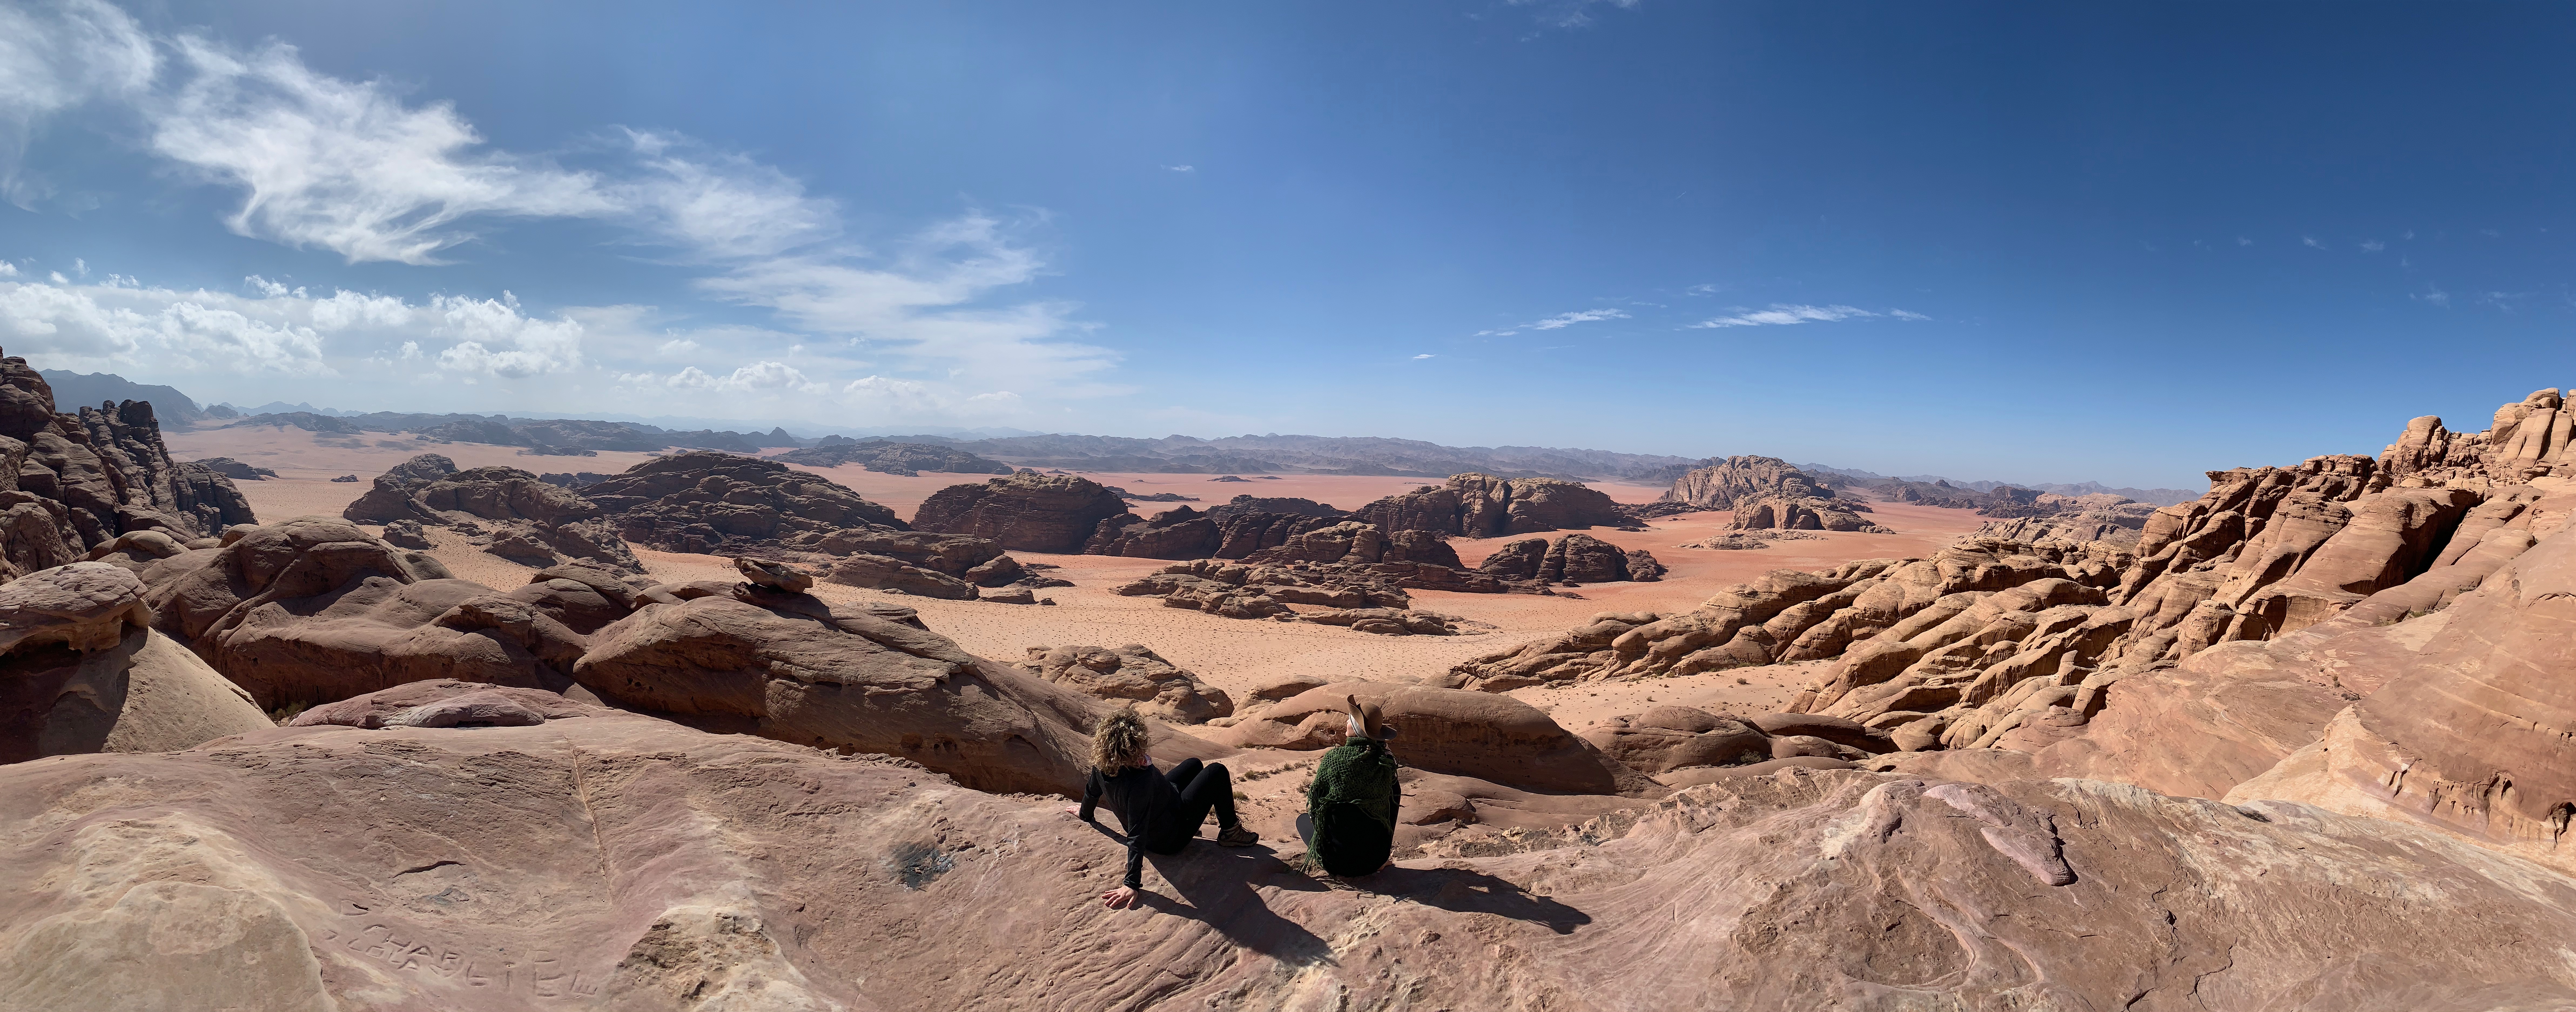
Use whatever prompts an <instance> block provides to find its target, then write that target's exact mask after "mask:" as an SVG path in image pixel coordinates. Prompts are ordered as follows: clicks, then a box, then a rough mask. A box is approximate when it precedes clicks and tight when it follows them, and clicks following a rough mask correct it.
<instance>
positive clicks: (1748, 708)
mask: <svg viewBox="0 0 2576 1012" xmlns="http://www.w3.org/2000/svg"><path fill="white" fill-rule="evenodd" d="M165 439H166V440H167V441H168V443H169V446H170V451H171V454H172V455H173V456H175V457H177V458H178V459H181V460H198V459H203V458H206V457H217V456H226V457H233V458H235V459H238V460H243V461H247V462H250V463H252V464H256V465H258V466H261V467H267V468H270V469H273V470H275V471H277V472H278V475H279V477H278V478H276V479H272V480H267V481H256V482H238V483H237V484H238V485H239V486H240V488H241V489H242V491H243V493H244V494H245V495H246V496H248V497H249V499H250V502H251V506H252V508H253V509H254V510H256V511H258V513H259V515H260V517H261V518H262V519H263V520H279V519H284V518H286V517H291V516H299V515H304V514H322V515H326V516H337V515H338V514H339V512H340V510H341V509H342V508H343V507H345V506H346V505H347V504H348V503H349V502H350V500H353V499H355V498H357V497H358V496H359V495H360V494H363V493H364V492H365V491H366V490H367V488H368V487H369V485H368V482H370V481H372V480H373V479H374V477H375V476H376V475H377V474H379V473H381V472H383V471H384V470H385V469H386V468H388V467H391V466H393V465H394V464H397V463H400V462H401V461H403V460H405V459H407V458H409V457H410V456H411V455H413V454H415V453H423V452H435V453H441V454H445V455H446V456H447V457H449V458H450V459H452V460H454V461H456V463H457V464H458V466H461V467H480V466H486V465H505V466H510V467H518V468H523V469H526V470H530V471H596V472H601V473H615V472H617V471H621V470H624V469H625V468H627V467H630V466H632V465H634V464H635V463H638V462H640V461H643V460H645V459H648V455H646V454H641V453H602V454H600V455H599V456H597V457H523V456H519V455H518V454H517V451H516V450H515V449H514V448H512V447H506V446H488V445H483V444H474V443H445V444H423V443H418V442H416V441H413V440H410V439H407V438H395V437H391V436H383V435H380V434H374V433H370V434H368V435H366V436H363V437H359V438H355V439H351V438H345V437H335V436H328V435H325V436H322V437H321V438H318V439H317V438H316V437H315V434H314V433H309V432H304V431H302V430H298V429H284V430H279V429H273V428H262V429H254V430H244V429H216V430H209V431H194V432H173V433H169V434H167V435H166V436H165ZM808 470H813V471H816V472H817V473H819V474H822V475H825V476H827V477H829V478H831V479H832V480H834V481H837V482H839V483H841V484H843V485H846V486H849V487H850V488H851V489H853V490H855V491H857V492H858V493H859V494H860V495H862V496H865V497H867V498H868V499H870V500H871V501H875V502H881V503H884V504H886V505H887V506H889V507H891V508H893V509H894V510H895V511H896V513H897V514H899V515H902V516H906V517H909V516H910V515H911V514H912V512H913V510H914V509H915V508H916V507H918V506H919V505H920V503H921V501H922V500H923V499H925V498H927V497H928V496H929V495H930V494H931V493H933V492H936V491H938V490H939V489H941V488H944V487H947V486H949V485H954V484H958V483H960V482H969V481H980V480H983V479H982V478H980V477H977V476H973V475H949V474H938V475H927V474H926V475H923V476H921V477H918V478H906V477H901V476H897V475H886V474H877V473H873V472H869V471H865V470H862V469H860V468H856V467H837V468H809V469H808ZM343 474H355V475H357V476H358V477H359V479H360V481H358V482H357V483H354V484H353V483H347V482H332V481H330V480H328V479H330V478H332V477H335V476H338V475H343ZM1085 477H1089V478H1091V479H1093V480H1095V481H1099V482H1102V483H1104V484H1109V485H1116V486H1119V487H1122V488H1125V489H1127V490H1128V491H1130V492H1138V493H1150V492H1157V491H1174V492H1179V493H1180V494H1182V495H1194V496H1199V497H1200V499H1201V501H1200V502H1197V503H1138V504H1136V505H1137V507H1138V509H1139V511H1140V512H1142V513H1144V514H1146V515H1148V516H1150V515H1152V514H1153V513H1155V512H1159V511H1161V510H1164V509H1169V508H1171V507H1172V506H1177V505H1189V506H1196V507H1200V508H1204V507H1207V506H1213V505H1218V504H1221V503H1223V502H1225V501H1226V500H1228V499H1230V498H1232V497H1234V496H1236V495H1239V494H1252V495H1261V496H1299V497H1303V498H1308V499H1314V500H1317V501H1320V502H1326V503H1330V504H1332V505H1334V506H1337V507H1341V508H1343V509H1350V508H1354V507H1357V506H1359V505H1361V504H1363V503H1366V502H1368V501H1370V500H1373V499H1376V498H1379V497H1381V496H1385V495H1389V494H1392V493H1396V492H1403V491H1408V490H1410V489H1413V488H1416V487H1418V486H1420V485H1422V484H1424V482H1423V480H1422V479H1417V478H1382V477H1355V476H1344V475H1295V476H1282V478H1281V480H1278V481H1265V480H1259V479H1254V480H1252V481H1248V482H1246V483H1243V484H1236V483H1233V482H1211V481H1208V480H1207V477H1206V476H1202V475H1170V474H1121V473H1097V474H1092V473H1086V474H1085ZM1247 477H1248V476H1247ZM1594 487H1595V488H1599V489H1601V490H1602V491H1603V492H1606V493H1608V494H1609V495H1610V496H1611V497H1612V498H1614V499H1617V500H1619V501H1622V502H1649V501H1652V500H1653V499H1654V498H1655V497H1656V496H1658V495H1660V494H1661V493H1662V489H1661V488H1660V487H1648V486H1642V485H1631V484H1624V483H1609V482H1604V483H1595V485H1594ZM1872 509H1873V510H1874V511H1875V512H1874V514H1873V519H1875V520H1876V521H1877V522H1878V523H1879V524H1881V525H1884V526H1887V527H1891V528H1894V529H1896V530H1897V531H1899V532H1900V533H1896V534H1843V533H1827V534H1825V535H1824V536H1823V537H1822V538H1821V539H1819V540H1813V541H1787V542H1780V543H1779V547H1776V548H1771V549H1764V550H1758V551H1711V550H1707V549H1688V548H1676V547H1673V546H1674V545H1677V544H1679V543H1681V542H1684V541H1692V540H1697V539H1700V538H1704V537H1707V536H1710V535H1712V534H1716V533H1718V532H1719V531H1721V530H1722V529H1723V526H1724V524H1725V523H1726V519H1727V514H1725V513H1720V512H1710V513H1692V514H1685V515H1683V516H1679V517H1671V518H1666V519H1663V520H1658V521H1656V522H1654V523H1653V525H1652V528H1651V529H1650V530H1647V531H1643V532H1627V531H1613V530H1595V531H1591V532H1589V533H1591V534H1592V535H1593V536H1595V537H1598V538H1601V539H1603V540H1605V541H1609V542H1612V543H1614V544H1617V545H1619V546H1621V547H1623V548H1644V549H1647V550H1648V551H1651V552H1653V553H1654V554H1655V558H1657V559H1658V560H1661V561H1662V562H1663V563H1664V565H1666V566H1668V567H1670V568H1671V569H1672V573H1671V574H1670V575H1668V576H1667V577H1665V578H1664V579H1663V580H1662V581H1660V582H1656V583H1618V584H1598V585H1590V586H1584V587H1580V588H1575V589H1574V590H1572V591H1571V594H1573V595H1580V597H1579V598H1578V597H1575V596H1561V597H1540V596H1537V595H1530V594H1457V593H1448V592H1442V591H1416V592H1414V595H1413V597H1414V605H1415V607H1417V608H1425V609H1429V610H1433V611H1439V612H1444V613H1447V614H1451V615H1462V616H1465V617H1467V618H1469V619H1472V620H1475V621H1476V622H1480V623H1486V624H1489V625H1491V626H1492V627H1493V628H1492V629H1491V630H1490V631H1485V632H1481V633H1479V634H1476V635H1468V636H1454V637H1451V636H1371V635H1367V634H1363V633H1354V632H1352V631H1350V630H1348V629H1344V628H1339V627H1335V626H1321V625H1307V624H1282V623H1277V622H1259V621H1243V620H1236V619H1222V618H1217V617H1215V616H1211V615H1205V614H1201V613H1199V612H1195V611H1184V610H1180V609H1175V608H1165V607H1163V606H1162V604H1161V601H1160V599H1158V598H1152V597H1120V596H1118V595H1116V594H1112V593H1110V592H1109V588H1111V587H1113V586H1116V585H1117V584H1120V583H1123V582H1126V581H1128V580H1132V579H1134V578H1136V577H1139V576H1143V575H1145V574H1148V573H1151V572H1153V571H1154V570H1156V569H1158V568H1161V567H1162V566H1165V565H1169V564H1170V563H1168V562H1164V561H1160V560H1154V559H1123V558H1109V557H1104V556H1096V555H1044V554H1038V553H1031V552H1014V553H1012V554H1013V555H1015V556H1017V557H1019V558H1020V559H1021V560H1022V561H1024V562H1048V563H1054V564H1056V565H1058V566H1061V567H1063V568H1061V569H1059V570H1056V571H1055V572H1054V574H1053V575H1056V576H1060V577H1063V578H1065V579H1068V580H1072V581H1073V582H1074V584H1075V585H1074V586H1072V587H1058V588H1055V589H1053V590H1048V591H1044V592H1042V593H1041V596H1045V597H1052V598H1054V599H1055V601H1056V606H1055V607H1026V606H1012V605H999V604H985V603H981V602H974V601H936V600H930V599H927V598H920V597H908V596H896V595H886V594H882V593H879V592H877V591H872V590H860V589H857V588H853V587H842V586H837V585H833V584H821V585H818V586H817V587H816V589H815V592H816V593H817V594H818V595H820V596H822V597H824V598H825V599H828V600H836V601H858V600H893V601H899V602H901V603H902V604H905V605H907V606H910V607H914V608H918V609H920V611H921V615H922V619H923V620H924V621H925V622H927V623H928V624H929V625H930V627H931V628H933V629H936V630H938V631H939V632H941V633H942V634H945V635H947V636H950V637H953V638H955V639H956V640H957V641H958V643H959V644H960V645H962V646H964V647H965V648H966V649H968V650H970V651H973V652H975V653H978V654H981V655H983V656H986V657H991V658H994V659H996V660H1001V661H1017V660H1020V659H1021V658H1022V657H1024V656H1025V651H1026V648H1028V647H1033V646H1053V645H1059V644H1066V643H1090V644H1099V645H1104V646H1115V645H1118V644H1121V643H1142V644H1145V645H1146V646H1149V647H1151V648H1153V649H1154V651H1155V652H1157V653H1160V654H1162V655H1163V656H1164V657H1166V658H1169V659H1171V660H1172V662H1173V663H1176V664H1179V665H1181V666H1182V667H1185V668H1188V669H1190V670H1192V671H1195V672H1197V673H1198V674H1199V675H1200V676H1201V677H1203V678H1205V679H1207V680H1208V681H1209V682H1210V683H1212V684H1214V685H1216V686H1217V687H1219V688H1223V689H1225V690H1227V691H1228V692H1231V693H1234V694H1235V695H1236V697H1237V698H1238V699H1239V698H1242V694H1243V693H1244V692H1245V690H1248V689H1250V688H1252V687H1254V686H1256V685H1260V684H1264V683H1267V682H1271V681H1274V680H1277V679H1280V678H1283V677H1288V676H1292V675H1304V676H1312V677H1317V678H1323V679H1327V680H1332V679H1345V678H1365V679H1372V680H1378V681H1395V682H1408V681H1412V680H1415V679H1419V678H1424V677H1428V676H1432V675H1437V674H1440V673H1442V672H1444V671H1446V670H1448V668H1449V666H1450V665H1452V664H1455V663H1457V662H1459V661H1461V660H1464V659H1466V658H1469V657H1473V656H1475V655H1478V654H1482V653H1486V652H1489V651H1494V650H1501V649H1504V648H1507V647H1511V646H1515V645H1518V644H1520V643H1524V642H1527V641H1529V640H1532V639H1537V638H1541V637H1545V636H1552V635H1555V634H1558V633H1561V632H1563V631H1565V630H1566V629H1569V628H1572V627H1574V626H1576V625H1580V624H1582V623H1583V622H1584V621H1585V620H1586V619H1587V618H1588V617H1589V616H1591V615H1593V614H1594V613H1596V612H1603V611H1657V612H1667V613H1669V612H1679V611H1687V610H1689V609H1691V608H1692V607H1695V606H1697V605H1698V604H1699V602H1700V601H1702V600H1704V599H1706V598H1707V597H1708V596H1709V595H1710V594H1711V593H1714V592H1715V591H1717V590H1718V589H1720V588H1722V587H1724V586H1726V585H1728V584H1732V583H1738V582H1742V581H1744V580H1748V579H1751V578H1753V577H1755V576H1759V575H1761V574H1762V573H1763V572H1765V571H1768V570H1772V569H1779V568H1784V567H1785V568H1799V569H1819V568H1828V567H1831V566H1834V565H1837V564H1840V563H1842V562H1846V561H1850V560H1852V559H1867V558H1890V557H1917V556H1923V555H1928V554H1930V553H1932V552H1933V551H1936V550H1938V549H1940V548H1941V547H1943V546H1944V545H1947V544H1949V543H1950V542H1951V541H1952V540H1954V539H1956V538H1957V537H1958V536H1959V535H1961V534H1964V533H1966V532H1968V531H1970V530H1974V529H1975V528H1976V526H1977V525H1978V524H1979V523H1980V522H1982V520H1981V518H1979V517H1977V516H1976V515H1975V514H1974V513H1971V512H1969V511H1967V510H1953V509H1939V508H1935V507H1929V506H1912V505H1904V504H1893V503H1878V504H1872ZM430 536H431V539H432V540H433V541H434V542H437V543H438V544H439V547H437V548H434V549H432V551H431V554H433V555H436V556H437V557H438V558H439V559H440V561H442V562H444V563H446V564H447V566H448V568H449V569H451V570H453V571H454V572H455V573H456V575H457V576H459V577H463V578H465V579H469V580H474V581H476V582H479V583H483V584H486V585H489V586H493V587H499V588H505V589H506V588H508V587H512V586H516V585H518V584H521V583H524V582H525V581H526V580H527V577H528V574H529V573H531V572H533V570H531V569H529V568H528V567H525V566H521V565H518V564H516V563H513V562H509V561H506V560H503V559H500V558H498V557H495V556H491V555H486V554H484V553H482V552H481V551H478V550H476V549H475V548H474V547H473V546H470V545H466V544H464V543H463V541H462V540H461V539H458V538H454V537H453V536H450V535H447V534H446V533H445V532H443V531H436V530H433V531H432V532H431V535H430ZM1508 540H1511V539H1508V538H1491V539H1460V540H1458V541H1455V542H1453V544H1454V545H1455V546H1456V547H1457V549H1458V554H1459V557H1460V558H1461V559H1462V560H1464V561H1465V562H1466V563H1467V564H1468V565H1471V566H1472V565H1475V564H1476V563H1478V562H1480V561H1482V560H1483V559H1484V557H1485V556H1486V555H1488V554H1490V553H1491V552H1492V551H1493V550H1494V549H1495V548H1497V547H1500V546H1501V545H1502V544H1503V543H1504V542H1506V541H1508ZM636 555H637V557H638V558H640V559H641V560H643V562H644V563H645V566H646V568H647V569H648V570H650V571H651V573H652V574H653V575H654V576H655V577H656V578H659V579H663V580H700V579H731V578H733V576H734V573H733V567H732V564H731V562H730V561H728V560H726V559H723V558H720V557H715V556H706V555H688V554H680V553H672V552H656V551H650V550H646V549H641V548H639V549H637V550H636ZM1809 667H1813V666H1809ZM1811 674H1812V672H1811V671H1808V670H1804V669H1778V668H1766V669H1759V670H1758V672H1757V673H1756V674H1754V675H1751V676H1742V675H1740V673H1737V672H1719V673H1715V674H1708V675H1695V676H1691V677H1688V678H1676V679H1659V680H1654V681H1646V682H1631V683H1617V684H1595V685H1586V686H1578V687H1574V688H1565V689H1546V688H1528V689H1521V690H1518V691H1516V692H1514V693H1513V695H1515V696H1518V697H1520V698H1521V699H1523V700H1526V701H1527V702H1529V703H1531V704H1532V705H1535V706H1539V707H1541V708H1543V709H1548V710H1550V711H1551V712H1552V713H1554V715H1555V716H1556V718H1557V720H1558V721H1559V722H1560V723H1562V724H1564V725H1565V726H1567V727H1569V728H1575V729H1578V730H1579V729H1581V728H1583V727H1586V726H1589V725H1590V724H1591V723H1592V722H1594V721H1595V720H1598V719H1599V718H1602V717H1607V716H1613V715H1618V714H1627V713H1636V712H1638V711H1639V710H1642V709H1645V708H1646V707H1649V706H1655V705H1659V704H1665V703H1678V704H1681V705H1690V706H1702V707H1706V708H1709V709H1712V710H1731V711H1734V712H1750V713H1759V712H1764V711H1767V710H1773V709H1777V708H1778V707H1779V706H1780V705H1781V704H1782V703H1785V702H1787V700H1788V698H1789V697H1790V696H1792V695H1794V694H1796V692H1797V690H1798V689H1799V688H1800V687H1801V686H1802V685H1803V684H1804V683H1805V681H1806V680H1807V678H1808V677H1810V676H1811ZM1739 680H1741V681H1743V682H1745V683H1746V684H1738V682H1739Z"/></svg>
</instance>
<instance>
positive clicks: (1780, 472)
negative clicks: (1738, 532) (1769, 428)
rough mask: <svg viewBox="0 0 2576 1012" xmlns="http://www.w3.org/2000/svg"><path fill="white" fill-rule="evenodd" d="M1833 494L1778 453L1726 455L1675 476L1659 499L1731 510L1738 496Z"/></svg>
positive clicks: (1823, 496)
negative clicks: (1749, 455)
mask: <svg viewBox="0 0 2576 1012" xmlns="http://www.w3.org/2000/svg"><path fill="white" fill-rule="evenodd" d="M1832 497H1833V490H1832V489H1828V488H1826V487H1825V486H1824V485H1823V484H1822V483H1820V482H1818V481H1817V480H1816V478H1815V476H1814V475H1810V474H1808V473H1806V472H1805V471H1801V470H1798V468H1797V466H1796V465H1793V464H1791V463H1789V462H1788V461H1785V460H1782V459H1780V458H1778V457H1728V458H1726V459H1725V460H1722V461H1719V462H1717V463H1714V464H1710V465H1709V466H1707V467H1702V468H1696V469H1693V470H1691V471H1690V472H1688V473H1686V474H1684V475H1682V476H1681V477H1680V478H1677V479H1674V481H1673V487H1672V488H1671V489H1668V490H1666V491H1665V492H1664V497H1663V500H1662V501H1663V502H1668V503H1681V504H1685V505H1689V506H1696V507H1699V508H1701V509H1714V510H1731V509H1734V508H1735V507H1736V502H1737V501H1738V500H1752V499H1830V498H1832Z"/></svg>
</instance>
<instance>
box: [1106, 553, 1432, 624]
mask: <svg viewBox="0 0 2576 1012" xmlns="http://www.w3.org/2000/svg"><path fill="white" fill-rule="evenodd" d="M1112 592H1113V593H1116V594H1120V595H1123V596H1126V597H1145V596H1159V597H1161V598H1162V599H1163V604H1164V606H1166V607H1171V608H1190V609H1195V610H1198V611H1203V612H1207V613H1208V614H1211V615H1218V616H1222V617H1225V618H1270V617H1273V616H1277V615H1284V614H1288V613H1289V611H1290V609H1289V608H1288V605H1289V604H1312V605H1321V606H1323V607H1327V608H1407V607H1411V606H1412V604H1413V598H1412V596H1411V595H1409V594H1406V593H1405V592H1404V590H1403V589H1402V588H1400V587H1397V586H1395V585H1394V584H1391V583H1387V582H1383V581H1380V580H1376V579H1372V578H1370V577H1368V576H1365V575H1360V574H1355V573H1352V572H1349V571H1347V570H1344V569H1340V568H1337V567H1306V568H1301V567H1297V566H1273V565H1247V564H1243V563H1234V562H1224V561H1221V560H1216V559H1201V560H1198V561H1196V562H1187V563H1182V564H1180V565H1177V566H1165V567H1163V569H1162V571H1161V572H1158V573H1155V574H1154V575H1152V576H1147V577H1144V578H1142V579H1138V580H1133V581H1130V582H1128V583H1124V584H1120V585H1119V586H1117V587H1115V588H1112Z"/></svg>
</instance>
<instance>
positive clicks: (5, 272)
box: [0, 260, 18, 278]
mask: <svg viewBox="0 0 2576 1012" xmlns="http://www.w3.org/2000/svg"><path fill="white" fill-rule="evenodd" d="M17 276H18V265H17V264H13V263H10V262H9V261H6V260H0V278H14V277H17Z"/></svg>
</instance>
